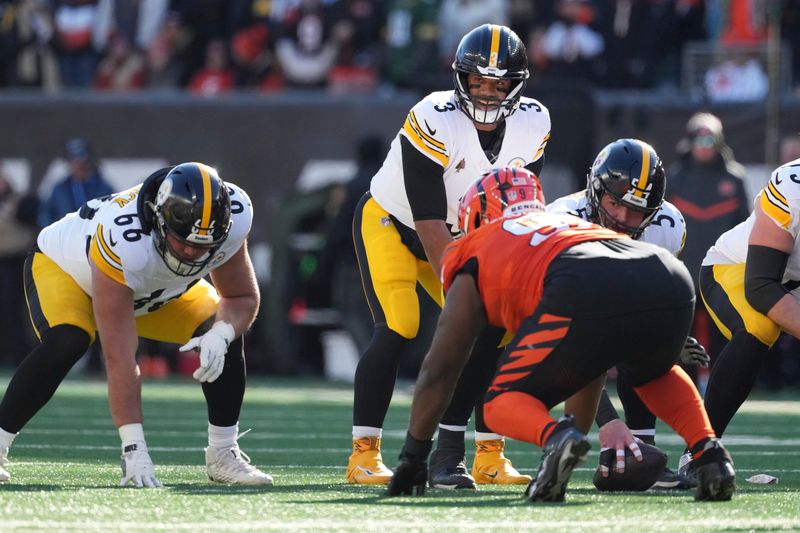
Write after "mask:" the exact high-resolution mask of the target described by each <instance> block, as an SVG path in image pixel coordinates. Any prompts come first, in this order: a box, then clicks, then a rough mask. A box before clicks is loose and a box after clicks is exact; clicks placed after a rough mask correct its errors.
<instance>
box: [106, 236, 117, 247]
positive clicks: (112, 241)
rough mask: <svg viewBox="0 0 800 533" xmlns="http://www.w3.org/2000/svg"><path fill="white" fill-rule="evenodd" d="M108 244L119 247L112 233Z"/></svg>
mask: <svg viewBox="0 0 800 533" xmlns="http://www.w3.org/2000/svg"><path fill="white" fill-rule="evenodd" d="M108 243H109V244H110V245H111V246H116V245H117V242H116V241H115V240H114V237H112V236H111V234H110V233H109V234H108Z"/></svg>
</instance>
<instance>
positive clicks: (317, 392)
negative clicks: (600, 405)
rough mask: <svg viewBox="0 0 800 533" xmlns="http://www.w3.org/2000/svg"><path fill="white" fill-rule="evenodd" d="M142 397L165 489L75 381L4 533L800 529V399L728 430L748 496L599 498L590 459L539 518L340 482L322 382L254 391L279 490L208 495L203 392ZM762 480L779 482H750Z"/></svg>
mask: <svg viewBox="0 0 800 533" xmlns="http://www.w3.org/2000/svg"><path fill="white" fill-rule="evenodd" d="M7 383H8V376H7V375H6V376H5V377H4V378H0V391H4V390H5V386H6V385H7ZM143 397H144V408H145V418H146V420H145V432H146V435H147V438H148V445H149V447H150V453H151V456H152V458H153V461H154V462H155V463H156V471H157V474H158V477H159V479H160V480H161V482H162V483H164V485H165V488H164V489H162V490H152V489H150V490H147V489H133V488H127V489H121V488H118V487H116V483H117V482H118V481H119V474H120V469H119V438H118V436H117V432H116V430H115V429H114V428H113V425H112V423H111V420H110V416H109V414H108V407H107V403H106V390H105V384H104V383H103V382H97V381H83V380H68V381H66V382H65V383H64V384H63V385H62V386H61V388H60V389H59V391H58V393H57V394H56V396H55V397H54V399H53V400H52V401H51V402H50V403H49V404H48V405H47V406H46V407H45V408H44V410H42V411H41V412H40V413H39V415H38V416H36V417H35V418H34V419H33V421H32V422H31V423H30V424H29V425H28V427H27V428H25V430H24V431H23V433H22V434H21V435H20V436H19V437H18V438H17V440H16V442H15V443H14V447H13V448H12V450H11V454H10V460H11V463H12V464H11V465H10V466H9V470H10V472H11V473H12V476H13V478H12V482H10V483H2V484H0V531H42V530H50V531H63V530H81V531H98V530H99V531H112V530H122V529H125V530H166V531H179V530H186V531H198V530H200V531H203V530H224V531H228V530H230V531H264V530H282V531H292V530H301V529H304V530H350V531H355V530H361V531H378V530H419V531H435V530H444V531H453V530H459V529H461V530H489V529H490V528H493V529H497V530H502V531H508V530H536V531H545V530H569V531H586V530H590V529H596V530H598V531H616V530H632V529H637V530H644V531H667V530H672V531H675V530H685V531H703V530H712V529H719V530H751V531H752V530H776V529H790V530H800V395H798V396H795V397H790V396H782V397H780V398H767V397H759V400H758V401H750V402H748V403H747V404H745V408H744V410H743V411H742V412H740V413H739V415H738V416H737V418H736V419H735V421H734V423H733V425H732V426H731V427H730V428H729V435H728V436H727V437H726V441H725V442H726V443H727V445H728V448H729V449H730V451H731V453H732V454H733V457H734V460H735V462H736V468H737V484H738V486H739V490H738V492H737V493H736V494H735V495H734V499H733V501H731V502H725V503H695V502H694V501H693V500H692V497H691V495H690V494H689V493H672V494H670V493H639V494H630V493H628V494H621V495H608V494H603V495H601V494H599V493H597V492H596V491H595V490H594V487H592V485H591V473H592V470H593V467H594V462H595V461H596V454H597V451H596V448H595V449H594V450H593V452H592V454H591V460H590V464H588V465H584V466H583V467H582V468H580V469H578V470H577V471H576V473H575V474H574V475H573V478H572V481H571V482H570V486H569V489H568V491H567V501H566V503H565V504H539V505H531V504H527V503H525V502H524V501H523V499H522V497H521V493H522V487H514V488H485V489H482V490H480V491H477V492H473V491H467V492H458V493H456V492H450V491H444V490H429V491H428V492H427V493H426V495H425V496H424V497H422V498H411V497H404V498H392V499H389V498H385V497H383V496H382V495H381V492H382V490H381V489H379V488H370V487H361V486H352V485H347V484H345V483H344V482H343V480H344V464H345V462H346V459H347V455H348V454H349V447H350V416H351V411H350V406H351V400H352V391H351V389H350V387H349V386H345V385H331V384H328V383H324V382H317V381H290V380H259V379H251V380H250V383H249V388H248V391H247V396H246V398H245V405H244V410H243V413H242V419H241V424H240V427H241V429H242V430H244V429H247V428H252V432H250V433H249V434H247V435H246V436H245V437H244V438H243V439H242V440H241V441H240V445H241V446H242V448H243V450H244V451H246V452H247V453H248V454H249V455H250V457H251V458H252V460H253V463H254V464H256V465H258V466H259V467H261V468H262V469H263V470H265V471H267V472H270V473H271V474H272V475H273V476H274V478H275V485H274V486H272V487H267V488H232V487H227V486H220V485H213V484H209V483H208V482H207V481H206V477H205V468H204V466H203V465H204V459H203V457H204V456H203V446H204V445H205V442H206V417H205V403H204V401H203V398H202V393H201V390H200V387H199V386H198V385H197V384H196V383H193V382H190V381H177V382H168V383H166V382H154V381H150V382H146V383H145V386H144V392H143ZM409 404H410V397H409V394H408V392H407V391H399V392H398V393H396V394H395V399H394V403H393V405H392V409H391V411H390V413H389V418H388V420H387V423H386V427H387V430H386V432H385V434H384V446H383V449H384V457H385V458H387V463H388V464H389V466H390V467H392V466H394V463H395V457H396V456H397V453H398V451H399V447H400V445H401V443H402V438H403V436H404V434H405V427H406V421H407V416H408V414H407V413H408V406H409ZM659 431H660V439H659V440H660V442H659V444H660V445H661V446H662V447H663V448H665V449H666V451H667V452H668V453H669V455H670V465H671V466H673V467H674V466H675V464H676V463H677V458H678V455H679V452H680V450H681V449H682V446H681V444H680V443H679V441H678V439H677V438H676V437H675V436H673V435H672V434H671V433H670V432H669V430H667V429H664V428H660V430H659ZM593 441H594V442H595V443H596V438H594V436H593ZM595 446H596V444H595ZM508 449H509V451H510V453H509V455H510V456H511V457H512V459H513V460H514V463H515V465H516V466H517V467H518V468H519V469H520V470H522V471H524V472H527V473H533V470H534V469H535V468H536V466H537V465H538V459H539V450H538V449H534V448H533V447H532V446H530V445H525V444H520V443H516V442H514V443H510V444H509V446H508ZM468 451H469V448H468ZM468 461H469V462H470V464H471V454H469V453H468ZM756 473H768V474H771V475H774V476H776V477H778V478H780V482H779V484H778V485H766V486H765V485H751V484H748V483H746V482H745V478H747V477H749V476H751V475H753V474H756Z"/></svg>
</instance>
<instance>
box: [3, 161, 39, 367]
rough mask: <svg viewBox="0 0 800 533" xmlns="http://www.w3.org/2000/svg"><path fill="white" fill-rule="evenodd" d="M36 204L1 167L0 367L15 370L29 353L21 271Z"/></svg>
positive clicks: (34, 231)
mask: <svg viewBox="0 0 800 533" xmlns="http://www.w3.org/2000/svg"><path fill="white" fill-rule="evenodd" d="M37 202H38V201H37V199H36V196H34V195H26V194H23V193H22V192H21V191H18V190H15V188H14V185H13V184H12V182H11V181H10V180H9V179H8V177H7V176H6V174H5V169H4V168H3V165H2V163H0V227H2V228H3V232H2V233H0V294H2V295H3V305H0V365H13V366H16V365H17V364H18V363H19V362H20V361H22V359H23V358H24V357H25V355H26V354H27V353H28V351H29V349H30V346H28V344H29V343H28V341H27V336H26V332H27V331H29V330H30V326H26V323H27V311H26V309H25V294H24V286H25V284H24V282H23V279H22V267H23V264H24V262H25V256H26V255H27V253H28V250H29V249H30V248H31V246H33V243H34V242H35V241H36V234H37V227H36V209H37Z"/></svg>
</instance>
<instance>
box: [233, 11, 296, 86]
mask: <svg viewBox="0 0 800 533" xmlns="http://www.w3.org/2000/svg"><path fill="white" fill-rule="evenodd" d="M273 7H274V4H273V2H270V1H263V0H255V1H253V2H252V3H251V4H250V6H249V9H244V6H240V7H239V9H238V10H237V11H238V13H237V14H236V15H235V16H234V19H235V27H236V30H235V32H234V34H233V37H232V39H231V44H230V48H231V58H232V60H233V68H234V72H235V74H236V86H237V87H258V88H260V89H261V90H262V91H265V92H272V91H279V90H281V89H282V88H283V85H284V82H283V76H282V74H281V72H280V68H279V66H278V60H277V58H276V57H275V26H276V23H275V21H274V20H273V18H272V15H273Z"/></svg>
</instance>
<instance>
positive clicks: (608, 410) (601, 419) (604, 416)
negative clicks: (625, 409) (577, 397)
mask: <svg viewBox="0 0 800 533" xmlns="http://www.w3.org/2000/svg"><path fill="white" fill-rule="evenodd" d="M618 418H619V414H617V410H616V409H614V405H613V404H612V403H611V398H609V397H608V391H607V390H606V389H603V393H602V394H601V395H600V403H599V404H598V406H597V416H596V417H595V418H594V421H595V422H597V427H599V428H600V427H603V426H605V425H606V424H607V423H609V422H611V421H612V420H616V419H618Z"/></svg>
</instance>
